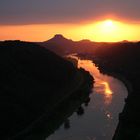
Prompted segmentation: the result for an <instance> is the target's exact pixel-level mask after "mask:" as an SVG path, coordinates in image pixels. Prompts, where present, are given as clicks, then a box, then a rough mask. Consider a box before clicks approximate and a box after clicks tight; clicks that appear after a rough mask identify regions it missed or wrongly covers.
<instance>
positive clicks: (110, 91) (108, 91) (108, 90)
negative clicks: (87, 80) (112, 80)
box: [101, 82, 113, 96]
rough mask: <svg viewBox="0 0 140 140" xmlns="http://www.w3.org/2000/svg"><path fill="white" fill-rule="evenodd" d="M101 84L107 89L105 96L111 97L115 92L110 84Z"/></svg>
mask: <svg viewBox="0 0 140 140" xmlns="http://www.w3.org/2000/svg"><path fill="white" fill-rule="evenodd" d="M101 84H103V85H104V87H105V94H106V96H110V95H112V94H113V92H112V90H111V89H110V87H109V84H108V83H107V82H102V83H101Z"/></svg>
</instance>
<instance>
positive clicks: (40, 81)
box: [0, 41, 77, 139]
mask: <svg viewBox="0 0 140 140" xmlns="http://www.w3.org/2000/svg"><path fill="white" fill-rule="evenodd" d="M76 71H77V70H76V69H75V67H74V66H73V65H72V63H70V62H68V61H66V60H64V59H62V58H61V57H58V56H57V55H55V54H54V53H52V52H50V51H48V50H47V49H44V48H41V47H40V46H39V45H36V44H33V43H28V42H20V41H5V42H0V96H1V97H0V103H1V105H0V110H1V117H0V125H1V128H2V129H1V137H2V139H4V137H5V138H7V137H10V136H12V135H14V134H15V133H17V131H20V129H22V128H24V126H26V125H27V124H28V123H30V122H31V121H33V120H35V119H36V118H37V117H38V116H40V114H42V112H45V111H46V108H47V107H49V105H50V103H52V104H53V103H54V102H55V101H57V100H58V99H59V98H60V97H62V96H64V95H63V94H64V93H63V92H61V90H62V89H63V88H65V87H66V86H68V85H69V84H70V83H71V82H72V80H73V79H74V77H75V74H76ZM19 126H20V127H19ZM21 126H22V127H21Z"/></svg>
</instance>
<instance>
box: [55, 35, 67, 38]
mask: <svg viewBox="0 0 140 140" xmlns="http://www.w3.org/2000/svg"><path fill="white" fill-rule="evenodd" d="M54 38H65V37H64V36H63V35H62V34H56V35H55V36H54Z"/></svg>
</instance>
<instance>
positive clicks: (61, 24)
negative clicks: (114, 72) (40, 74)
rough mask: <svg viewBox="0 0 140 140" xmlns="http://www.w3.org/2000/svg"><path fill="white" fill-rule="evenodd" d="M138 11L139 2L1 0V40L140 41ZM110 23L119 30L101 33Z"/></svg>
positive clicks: (107, 0)
mask: <svg viewBox="0 0 140 140" xmlns="http://www.w3.org/2000/svg"><path fill="white" fill-rule="evenodd" d="M139 9H140V0H0V31H1V32H0V40H6V39H20V40H29V41H43V40H47V39H49V38H51V37H52V36H53V35H54V34H56V33H60V34H64V35H65V36H66V37H68V38H71V39H73V40H80V39H85V38H86V39H91V40H95V41H119V40H140V39H139V34H140V14H139ZM107 20H112V21H113V22H112V23H113V26H116V30H113V31H112V30H111V31H108V33H107V32H103V31H101V30H100V28H102V27H103V26H104V21H107ZM101 22H102V24H101V25H100V27H99V26H97V25H98V24H99V23H101ZM111 26H112V25H111ZM104 28H105V27H104ZM108 28H110V27H108ZM98 29H99V30H98ZM117 29H118V30H119V32H118V30H117ZM125 32H126V33H125ZM105 34H106V35H107V36H108V37H106V38H104V35H105ZM116 34H121V35H122V36H121V37H118V36H116ZM112 36H113V37H112ZM110 37H112V38H110Z"/></svg>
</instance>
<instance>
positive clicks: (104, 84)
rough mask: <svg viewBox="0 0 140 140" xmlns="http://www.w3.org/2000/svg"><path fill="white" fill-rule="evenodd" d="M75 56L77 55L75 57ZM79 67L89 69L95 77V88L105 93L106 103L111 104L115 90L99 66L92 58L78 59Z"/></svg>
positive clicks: (99, 92) (100, 92)
mask: <svg viewBox="0 0 140 140" xmlns="http://www.w3.org/2000/svg"><path fill="white" fill-rule="evenodd" d="M74 58H75V57H74ZM78 67H79V68H80V67H82V68H84V69H86V70H87V71H89V72H90V73H91V74H92V75H93V76H94V78H95V84H94V90H95V91H96V93H98V94H103V95H104V102H105V104H107V105H109V104H110V103H111V102H112V96H113V95H112V94H113V91H112V89H111V87H110V82H109V81H108V79H107V78H106V77H105V76H104V75H102V74H101V73H100V71H99V70H98V68H97V67H95V65H94V64H93V63H92V61H91V60H80V59H79V60H78Z"/></svg>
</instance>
